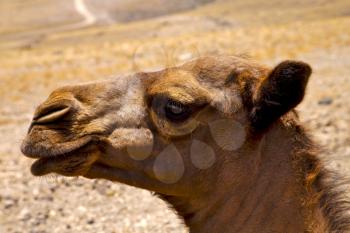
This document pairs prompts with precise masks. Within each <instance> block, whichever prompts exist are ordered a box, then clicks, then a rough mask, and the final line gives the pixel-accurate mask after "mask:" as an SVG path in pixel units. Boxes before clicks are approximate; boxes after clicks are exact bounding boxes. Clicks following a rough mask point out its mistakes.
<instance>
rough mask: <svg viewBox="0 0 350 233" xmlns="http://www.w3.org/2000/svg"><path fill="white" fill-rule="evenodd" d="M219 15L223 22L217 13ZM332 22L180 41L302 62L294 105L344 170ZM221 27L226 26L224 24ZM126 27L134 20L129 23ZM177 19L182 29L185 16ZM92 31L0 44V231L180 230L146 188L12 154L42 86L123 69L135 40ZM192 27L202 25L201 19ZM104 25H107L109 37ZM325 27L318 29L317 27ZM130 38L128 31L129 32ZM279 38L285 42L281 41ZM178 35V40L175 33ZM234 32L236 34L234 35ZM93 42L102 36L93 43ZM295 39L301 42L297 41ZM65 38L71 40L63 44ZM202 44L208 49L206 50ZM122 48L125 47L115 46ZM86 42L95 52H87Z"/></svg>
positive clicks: (349, 87)
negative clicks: (34, 167) (53, 171)
mask: <svg viewBox="0 0 350 233" xmlns="http://www.w3.org/2000/svg"><path fill="white" fill-rule="evenodd" d="M194 14H198V13H194ZM188 17H190V16H189V13H186V14H185V15H182V14H179V15H175V16H171V17H169V18H165V20H164V21H166V22H167V23H168V24H167V25H168V26H169V25H170V26H171V25H173V27H168V26H167V28H166V29H164V30H165V31H164V32H163V33H164V35H165V36H164V38H163V37H162V38H160V39H159V38H158V37H159V36H158V37H157V38H154V37H151V39H149V38H146V39H145V40H146V41H147V43H148V42H149V43H150V44H151V45H150V47H149V48H154V47H152V43H158V42H159V41H162V42H164V44H165V45H167V44H170V45H171V44H172V43H175V44H176V45H177V44H179V43H178V42H177V41H173V40H174V39H173V38H172V39H168V38H169V37H171V35H179V32H178V30H180V29H179V28H178V26H177V25H178V22H180V23H181V20H182V19H183V20H185V22H187V21H186V19H188ZM237 17H238V16H237ZM242 17H243V16H242ZM175 19H176V20H179V19H180V20H179V21H176V20H175ZM218 19H221V18H220V17H218ZM173 20H175V21H173ZM201 20H202V21H201ZM336 20H338V19H336ZM155 21H157V20H155ZM164 21H163V22H164ZM201 22H203V23H202V24H201ZM207 22H208V19H207V18H199V19H198V22H197V23H198V24H199V25H212V24H206V23H207ZM220 22H233V21H232V19H231V18H229V19H227V18H225V19H222V20H221V21H220ZM337 22H338V21H336V23H334V24H333V21H330V22H328V21H326V22H323V21H321V23H315V24H313V23H312V26H310V27H309V28H306V29H302V27H299V26H298V25H300V24H299V23H300V22H299V23H296V24H295V25H296V26H295V25H294V24H292V26H288V27H287V26H286V29H285V30H284V28H282V29H283V30H282V29H278V28H277V29H276V28H273V29H274V30H273V31H271V29H269V28H256V29H254V30H253V29H247V30H248V31H244V30H245V29H242V30H243V31H242V30H241V29H237V30H236V29H235V28H232V29H226V31H224V32H220V33H216V32H214V33H212V32H211V28H212V26H210V27H209V28H210V30H209V29H208V30H209V31H210V32H208V33H210V34H208V35H207V34H205V35H204V36H203V37H202V39H200V38H198V37H197V35H192V33H193V30H192V29H191V30H190V31H189V33H190V36H189V37H188V39H186V40H185V42H187V43H195V44H196V45H197V48H198V49H199V50H201V52H202V53H207V52H208V53H209V52H213V50H215V51H214V52H224V51H225V50H229V49H228V48H229V47H230V46H233V45H235V46H237V47H241V48H242V47H243V48H251V49H247V51H248V52H249V53H250V54H252V55H253V57H254V58H256V59H258V60H260V61H261V62H263V63H266V64H269V65H272V64H276V63H277V62H278V61H280V60H282V59H284V58H293V59H301V60H304V61H306V62H308V63H309V64H311V65H312V67H313V69H314V73H313V75H312V78H311V81H310V83H309V86H308V89H307V96H306V98H305V100H304V101H303V103H302V104H301V105H300V106H299V107H298V110H299V111H300V116H301V119H302V121H303V122H304V123H305V124H307V125H308V126H309V128H310V129H311V130H312V132H313V133H314V135H315V137H316V139H317V140H318V141H319V142H320V144H321V145H323V146H324V147H325V148H326V149H327V153H325V154H324V155H322V156H324V157H326V158H327V159H329V164H330V166H331V167H333V168H334V169H336V170H338V171H339V172H341V173H344V174H347V175H350V104H349V101H350V77H349V73H350V43H348V42H349V35H348V34H347V33H349V31H347V32H346V31H343V29H342V28H343V27H344V28H347V29H348V28H349V27H348V26H346V25H349V22H348V20H347V18H346V19H344V20H343V19H341V20H340V21H339V22H340V23H337ZM153 23H154V21H150V22H149V23H148V24H144V25H142V27H143V28H144V27H149V28H152V27H153V25H154V24H153ZM157 23H159V20H158V21H157V22H156V24H157ZM225 25H226V24H225ZM315 25H316V26H315ZM334 25H336V26H334ZM230 26H232V24H227V25H226V26H225V27H230ZM127 27H128V28H138V27H139V26H138V25H137V24H136V25H127ZM182 27H183V29H184V30H185V31H186V28H185V27H186V24H183V25H182ZM190 27H191V25H188V28H190ZM338 27H340V29H339V30H338V29H337V28H338ZM310 28H311V29H310ZM275 29H276V30H277V31H278V30H280V32H279V33H280V34H278V35H277V34H275V31H276V30H275ZM93 30H95V29H93ZM93 30H90V31H89V30H88V31H83V32H79V34H74V33H72V34H69V35H68V34H62V35H57V36H56V37H55V38H53V39H50V41H46V42H44V43H46V44H43V45H41V48H38V49H35V48H34V49H29V50H28V49H19V50H13V51H5V52H4V53H3V54H2V57H0V82H1V88H0V94H1V95H0V99H1V102H0V136H1V137H0V233H3V232H4V233H5V232H6V233H8V232H9V233H14V232H18V233H22V232H30V233H34V232H35V233H39V232H41V233H44V232H47V233H49V232H50V233H51V232H60V233H63V232H67V233H68V232H118V233H119V232H120V233H121V232H132V233H141V232H174V233H175V232H176V233H179V232H186V229H185V227H184V226H183V225H182V223H181V221H180V220H179V219H178V218H177V217H176V216H175V214H174V213H173V212H172V210H170V209H169V208H168V207H167V206H166V204H165V203H164V202H162V201H161V200H159V199H157V198H156V197H155V196H153V195H152V194H151V193H150V192H148V191H144V190H140V189H136V188H132V187H129V186H125V185H121V184H118V183H112V182H109V181H104V180H94V181H92V180H87V179H84V178H63V177H58V176H53V175H52V176H48V177H43V178H36V177H33V176H32V175H31V174H30V171H29V167H30V164H31V161H30V160H28V159H26V158H25V157H23V156H22V155H21V153H20V150H19V145H20V142H21V140H22V138H23V137H24V135H25V133H26V130H27V127H28V125H29V122H30V119H31V117H32V112H33V110H34V108H35V106H36V105H37V104H38V103H40V102H41V101H43V100H44V99H45V98H46V96H47V94H49V93H50V91H51V90H52V89H54V88H55V87H58V86H60V85H62V84H63V83H72V82H73V83H76V82H80V81H86V80H96V79H98V78H97V77H100V76H104V75H110V74H115V73H120V72H129V71H131V70H132V69H131V68H130V65H129V66H126V65H124V63H123V62H124V60H123V59H124V58H123V57H128V56H129V53H127V52H125V51H129V50H130V51H133V50H134V47H133V46H135V47H137V46H136V45H139V44H141V43H144V42H145V41H139V42H137V43H136V42H135V43H134V44H133V43H131V42H130V43H129V42H125V41H126V40H127V39H128V38H127V36H124V37H125V38H124V40H121V41H117V42H115V41H114V42H111V41H112V39H113V38H114V37H113V36H115V35H114V34H115V33H116V32H113V30H114V28H103V29H96V31H93ZM116 30H124V29H116ZM135 30H136V29H135ZM138 30H141V29H138ZM200 30H205V28H204V26H203V28H202V29H200ZM249 30H253V31H254V33H258V32H259V33H262V34H263V35H265V34H264V33H266V34H267V35H268V36H267V37H264V36H261V35H262V34H256V35H257V36H252V35H249ZM264 30H267V31H266V32H265V31H264ZM269 30H270V31H269ZM303 30H306V31H308V33H309V34H311V35H312V37H310V38H311V39H308V38H309V37H307V36H305V34H306V33H305V32H304V31H303ZM101 31H102V32H103V33H105V34H103V35H102V37H99V36H93V35H95V34H94V33H97V34H98V33H101ZM108 31H112V32H113V33H114V34H113V36H111V34H108ZM338 31H339V33H338V34H337V32H338ZM325 32H327V33H328V34H327V35H328V36H325V35H324V34H323V33H325ZM120 33H125V32H124V31H120ZM291 35H292V36H291ZM223 36H227V38H228V39H229V40H228V39H227V40H225V38H224V37H223ZM86 37H89V38H91V39H89V40H88V41H87V42H84V43H87V44H88V45H85V44H83V43H82V44H83V45H81V47H79V46H80V44H79V46H78V45H75V44H78V43H77V42H76V41H77V40H76V38H81V41H84V40H83V38H86ZM131 37H132V38H134V35H133V34H132V33H131ZM287 37H288V40H289V43H285V40H283V38H287ZM304 37H305V38H306V39H305V38H304ZM57 38H58V39H57ZM62 38H63V39H62ZM101 38H102V39H101ZM110 38H112V39H110ZM179 38H182V37H181V35H180V36H179ZM192 38H195V39H192ZM276 38H277V39H276ZM281 38H282V39H281ZM291 38H293V39H291ZM315 38H316V39H315ZM182 39H183V38H182ZM234 39H235V40H236V41H240V42H235V41H234ZM95 40H96V41H95ZM100 40H103V43H101V44H99V43H100V42H99V41H100ZM91 41H92V42H91ZM228 41H229V42H228ZM305 41H307V42H309V43H310V44H308V45H307V46H308V47H307V49H305V46H306V45H305ZM74 43H75V44H74ZM89 43H90V44H89ZM238 43H241V44H238ZM67 44H68V45H67ZM71 44H73V45H74V46H73V47H70V46H71ZM209 45H212V46H213V47H211V48H209ZM84 46H85V47H84ZM254 46H255V47H254ZM293 46H294V47H293ZM39 47H40V45H39ZM124 47H125V48H127V49H128V50H123V49H124ZM96 48H98V49H96ZM213 48H215V49H213ZM271 48H274V50H273V51H274V52H271V51H270V49H271ZM92 49H95V50H93V52H92V51H91V50H92ZM120 49H121V50H120ZM291 50H293V51H291ZM145 51H146V52H145V53H140V54H139V59H140V60H142V61H145V63H144V64H153V63H152V62H148V61H149V60H152V59H153V55H154V54H155V53H154V54H149V51H152V50H151V49H148V50H147V49H146V50H145ZM266 51H268V52H266ZM123 52H124V53H125V54H126V55H125V54H124V53H123ZM192 52H193V51H192V50H190V51H189V50H186V49H185V48H184V49H182V50H181V53H180V55H179V56H180V60H182V58H184V59H185V58H188V57H191V56H193V54H192ZM229 52H232V49H231V50H229ZM265 52H266V53H265ZM130 54H132V53H131V52H130ZM154 56H156V55H154ZM111 57H113V58H114V59H115V60H112V59H111ZM163 58H164V56H163ZM128 59H129V57H128ZM117 63H118V65H116V64H117ZM162 64H164V61H163V63H162ZM107 66H108V69H107V68H106V67H107ZM125 67H126V68H125Z"/></svg>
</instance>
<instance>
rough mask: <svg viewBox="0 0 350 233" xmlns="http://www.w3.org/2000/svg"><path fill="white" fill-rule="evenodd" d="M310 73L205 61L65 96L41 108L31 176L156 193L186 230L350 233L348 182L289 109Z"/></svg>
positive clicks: (32, 133) (294, 66) (302, 66)
mask: <svg viewBox="0 0 350 233" xmlns="http://www.w3.org/2000/svg"><path fill="white" fill-rule="evenodd" d="M310 74H311V68H310V67H309V65H307V64H306V63H303V62H296V61H285V62H282V63H280V64H279V65H277V66H276V67H275V68H273V69H269V68H267V67H265V66H262V65H259V64H257V63H255V62H253V61H251V60H247V59H245V58H241V57H234V56H230V57H224V56H223V57H203V58H199V59H197V60H194V61H191V62H188V63H185V64H183V65H181V66H178V67H172V68H168V69H165V70H162V71H158V72H151V73H137V74H135V75H131V76H123V77H119V78H116V79H114V80H108V81H102V82H95V83H89V84H83V85H77V86H68V87H63V88H60V89H58V90H56V91H55V92H53V94H51V95H50V97H49V98H48V100H46V101H45V102H44V103H43V104H42V105H40V106H39V107H38V109H37V111H36V113H35V117H34V119H33V123H32V125H31V126H30V129H29V131H28V135H27V138H26V139H25V140H24V142H23V145H22V151H23V153H24V154H25V155H26V156H28V157H32V158H36V159H38V160H37V161H36V162H35V163H34V164H33V165H32V168H31V169H32V173H33V174H34V175H45V174H47V173H50V172H55V173H59V174H62V175H66V176H79V175H81V176H84V177H87V178H104V179H109V180H112V181H118V182H122V183H126V184H129V185H133V186H136V187H140V188H144V189H148V190H150V191H153V192H155V193H156V194H157V195H158V196H159V197H160V198H162V199H164V200H165V201H167V202H168V203H169V204H170V205H171V206H172V207H173V208H174V209H175V210H176V212H177V213H178V214H179V215H180V216H181V217H183V219H184V222H185V224H186V225H187V226H188V227H189V229H190V232H201V233H204V232H245V233H248V232H262V233H264V232H265V233H268V232H269V233H270V232H284V233H289V232H291V233H297V232H298V233H299V232H313V233H318V232H320V233H325V232H339V233H340V232H347V231H349V230H350V218H349V216H348V211H349V210H350V205H349V202H348V201H347V199H346V196H345V193H344V192H343V191H342V190H341V188H342V185H341V184H339V182H335V180H336V179H337V178H335V176H334V175H333V173H331V172H330V171H328V170H327V169H326V168H325V166H324V160H323V159H321V158H320V156H319V154H320V151H319V149H318V147H317V145H315V143H314V142H313V141H312V139H311V137H310V136H309V134H308V133H307V132H306V131H305V129H304V127H303V126H302V125H301V124H300V122H299V120H298V117H297V114H296V112H295V111H294V110H293V108H294V107H295V106H297V105H298V104H299V103H300V102H301V101H302V99H303V97H304V94H305V88H306V84H307V81H308V78H309V76H310ZM169 106H170V107H169ZM179 108H180V109H181V111H180V114H179V115H176V111H179ZM169 109H171V110H169ZM172 109H174V111H175V113H173V112H169V111H173V110H172ZM203 148H204V149H203ZM205 156H207V157H205ZM213 156H214V157H213ZM210 161H212V162H211V163H209V162H210ZM338 181H339V180H338Z"/></svg>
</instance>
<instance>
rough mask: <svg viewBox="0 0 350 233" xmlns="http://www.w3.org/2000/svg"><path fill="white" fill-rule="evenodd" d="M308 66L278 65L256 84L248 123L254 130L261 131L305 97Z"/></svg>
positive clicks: (303, 64) (297, 64)
mask: <svg viewBox="0 0 350 233" xmlns="http://www.w3.org/2000/svg"><path fill="white" fill-rule="evenodd" d="M310 74H311V67H310V66H309V65H308V64H306V63H304V62H299V61H284V62H282V63H280V64H279V65H277V66H276V67H275V68H274V69H273V70H272V71H271V73H270V74H269V75H268V77H267V78H265V79H264V80H262V82H261V83H260V84H259V85H258V87H257V89H256V91H255V93H254V97H253V108H252V111H251V113H250V120H251V124H252V127H253V129H256V130H262V129H265V128H267V127H268V126H269V125H270V124H271V123H272V122H274V121H275V120H277V119H278V118H279V117H281V116H282V115H283V114H285V113H287V112H288V111H289V110H291V109H293V108H294V107H296V106H297V105H298V104H299V103H300V102H301V101H302V99H303V98H304V94H305V87H306V84H307V82H308V79H309V76H310Z"/></svg>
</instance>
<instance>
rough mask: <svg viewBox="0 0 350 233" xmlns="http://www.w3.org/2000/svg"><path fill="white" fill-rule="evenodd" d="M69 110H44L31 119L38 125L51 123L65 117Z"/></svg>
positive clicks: (56, 108) (64, 108)
mask: <svg viewBox="0 0 350 233" xmlns="http://www.w3.org/2000/svg"><path fill="white" fill-rule="evenodd" d="M70 109H71V108H70V107H68V106H62V107H55V108H51V109H46V110H44V111H42V112H39V113H38V114H36V116H35V117H34V118H33V122H34V123H38V124H45V123H50V122H53V121H55V120H58V119H59V118H62V117H63V116H64V115H66V114H67V113H68V112H69V111H70Z"/></svg>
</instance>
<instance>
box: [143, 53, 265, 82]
mask: <svg viewBox="0 0 350 233" xmlns="http://www.w3.org/2000/svg"><path fill="white" fill-rule="evenodd" d="M267 72H268V68H267V67H265V66H263V65H260V64H258V63H256V62H253V61H251V60H249V59H245V58H241V57H236V56H220V57H215V56H212V57H201V58H198V59H196V60H193V61H190V62H187V63H185V64H183V65H181V66H177V67H172V68H167V69H164V70H162V71H159V72H155V73H152V74H151V75H150V76H151V77H152V79H153V80H155V82H154V83H166V82H168V83H169V84H170V83H171V84H176V83H177V84H179V85H181V84H184V83H187V84H188V85H191V84H195V83H206V84H209V85H210V84H212V85H213V86H216V87H219V86H222V85H224V84H225V83H226V82H227V81H228V79H232V80H231V81H234V82H239V79H238V77H239V76H240V75H241V74H243V73H245V74H247V73H249V75H250V76H251V77H256V78H259V77H261V76H264V75H265V74H266V73H267ZM152 83H153V82H152Z"/></svg>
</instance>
